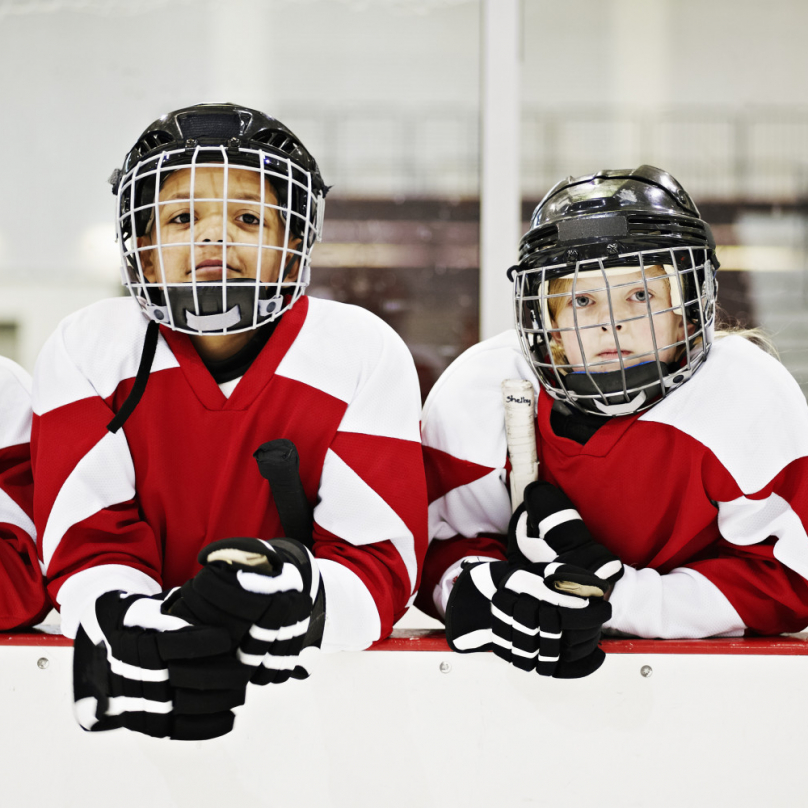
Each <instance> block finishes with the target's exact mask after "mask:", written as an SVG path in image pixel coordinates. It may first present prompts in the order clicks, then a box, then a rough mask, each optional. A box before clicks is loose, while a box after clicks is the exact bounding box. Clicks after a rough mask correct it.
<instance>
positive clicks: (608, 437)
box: [537, 390, 642, 457]
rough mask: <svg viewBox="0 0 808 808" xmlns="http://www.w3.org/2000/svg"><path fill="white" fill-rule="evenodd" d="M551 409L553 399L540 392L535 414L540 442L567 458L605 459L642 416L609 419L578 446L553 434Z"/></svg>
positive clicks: (576, 442) (636, 414)
mask: <svg viewBox="0 0 808 808" xmlns="http://www.w3.org/2000/svg"><path fill="white" fill-rule="evenodd" d="M552 409H553V399H552V398H550V396H548V395H547V394H546V393H545V392H544V391H543V390H542V391H541V393H540V394H539V403H538V414H537V417H538V427H539V434H540V435H541V438H540V440H542V441H544V442H545V443H548V444H552V446H553V448H554V449H556V450H557V451H559V452H561V453H562V454H565V455H567V456H568V457H575V456H576V455H589V456H592V457H605V456H606V455H607V454H609V452H610V451H611V450H612V448H613V447H614V445H615V444H616V443H617V442H618V441H619V440H620V438H622V437H623V435H624V434H625V433H626V431H627V430H628V428H629V427H630V426H631V425H632V424H633V423H634V422H635V421H636V420H637V419H638V418H639V417H640V415H642V413H635V414H634V415H621V416H618V417H616V418H609V419H608V420H607V422H606V423H605V424H604V425H603V426H602V427H600V429H598V431H597V432H596V433H595V434H594V435H593V436H592V437H591V438H590V439H589V440H588V441H587V442H586V443H584V444H580V443H578V441H575V440H573V439H572V438H564V437H561V436H560V435H556V433H555V432H553V428H552V426H550V412H551V411H552Z"/></svg>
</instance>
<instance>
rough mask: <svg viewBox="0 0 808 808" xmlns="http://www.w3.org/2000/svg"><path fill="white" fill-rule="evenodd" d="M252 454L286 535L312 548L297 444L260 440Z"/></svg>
mask: <svg viewBox="0 0 808 808" xmlns="http://www.w3.org/2000/svg"><path fill="white" fill-rule="evenodd" d="M253 457H254V458H255V460H256V462H257V463H258V471H260V472H261V476H262V477H263V478H264V479H265V480H266V481H267V482H268V483H269V490H270V493H271V495H272V498H273V500H274V501H275V507H276V508H277V509H278V516H279V517H280V519H281V526H282V527H283V532H284V533H285V535H286V538H288V539H296V540H297V541H299V542H300V543H301V544H304V545H305V546H306V547H307V548H308V549H309V550H311V549H312V547H313V546H314V539H313V538H312V529H313V526H312V512H311V506H310V505H309V501H308V499H306V493H305V491H304V490H303V483H302V482H301V480H300V460H299V457H298V454H297V447H296V446H295V444H294V443H292V441H290V440H287V439H286V438H278V439H276V440H271V441H268V442H267V443H262V444H261V445H260V446H259V447H258V448H257V449H256V450H255V452H253Z"/></svg>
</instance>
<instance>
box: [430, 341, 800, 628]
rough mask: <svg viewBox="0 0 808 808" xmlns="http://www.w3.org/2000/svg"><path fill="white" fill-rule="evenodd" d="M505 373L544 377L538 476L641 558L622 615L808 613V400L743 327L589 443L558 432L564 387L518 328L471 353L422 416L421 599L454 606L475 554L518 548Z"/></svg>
mask: <svg viewBox="0 0 808 808" xmlns="http://www.w3.org/2000/svg"><path fill="white" fill-rule="evenodd" d="M505 378H522V379H529V380H530V381H532V382H533V383H534V386H535V387H536V393H537V448H538V458H539V477H540V478H541V479H542V480H546V481H548V482H550V483H553V484H555V485H557V486H559V487H560V488H561V489H563V490H564V491H565V492H566V494H567V495H568V496H569V497H570V499H571V500H572V501H573V503H574V504H575V507H576V508H577V510H578V511H579V512H580V514H581V517H582V518H583V520H584V522H585V523H586V524H587V526H588V527H589V529H590V531H591V533H592V534H593V536H594V537H595V539H597V540H598V541H600V542H601V543H602V544H604V545H605V546H606V547H608V548H609V549H610V550H611V551H612V552H614V553H615V554H616V555H618V556H619V557H620V559H621V560H622V561H623V562H624V563H625V564H626V565H629V566H628V567H627V569H626V574H625V576H624V577H623V578H622V579H621V580H620V581H619V582H618V583H617V585H616V587H615V589H614V592H613V593H612V597H611V602H612V606H613V617H612V619H611V621H610V622H609V623H608V624H607V627H608V628H612V629H615V630H618V631H624V632H627V633H630V634H635V635H639V636H645V637H704V636H714V635H736V634H740V633H742V632H743V631H744V630H745V629H746V628H749V629H752V630H754V631H756V632H760V633H763V634H774V633H779V632H787V631H799V630H801V629H803V628H804V627H805V626H806V625H808V581H806V578H808V535H806V529H805V526H806V524H808V406H806V401H805V397H804V396H803V394H802V392H801V391H800V388H799V386H798V385H797V383H796V382H795V381H794V379H793V378H792V377H791V376H790V374H789V373H788V372H787V371H786V370H785V368H783V366H782V365H781V364H780V363H779V362H777V361H776V360H775V359H773V358H772V357H770V356H769V355H767V354H766V353H764V352H763V351H761V350H760V349H759V348H757V347H755V346H754V345H752V344H751V343H750V342H748V341H747V340H744V339H742V338H740V337H725V338H721V339H719V340H717V341H716V343H715V344H714V345H713V348H712V352H711V354H710V357H709V359H708V361H707V362H706V363H705V364H704V366H703V368H702V369H700V370H699V372H698V373H696V374H695V375H694V377H693V378H692V379H691V380H690V381H688V382H687V384H685V385H683V386H682V387H681V388H679V389H678V390H676V391H675V392H674V393H672V394H671V395H670V396H668V397H667V398H665V399H663V400H662V401H660V402H659V403H658V404H656V405H655V406H654V407H652V408H651V409H650V410H647V411H645V412H644V413H642V414H639V415H632V416H625V417H620V418H613V419H610V420H608V421H607V422H606V423H605V424H604V425H603V426H602V427H601V428H600V429H599V430H598V431H597V432H596V433H595V435H594V436H593V437H592V438H590V440H589V441H588V442H587V443H586V444H585V445H581V444H579V443H577V442H575V441H573V440H570V439H567V438H561V437H558V436H557V435H555V433H554V432H553V431H552V429H551V427H550V411H551V409H552V405H553V400H552V399H551V398H550V397H549V396H548V395H547V394H546V393H545V392H544V390H543V389H540V388H539V386H538V383H537V382H536V379H535V376H534V375H533V373H532V371H531V369H530V367H529V366H528V364H527V362H526V361H525V359H524V358H523V356H522V354H521V351H520V349H519V343H518V340H517V337H516V334H515V332H513V331H510V332H505V333H504V334H501V335H499V336H497V337H494V338H493V339H490V340H487V341H485V342H483V343H480V344H479V345H477V346H475V347H473V348H471V349H470V350H468V351H466V352H465V353H464V354H463V355H462V356H460V357H459V358H458V359H457V360H456V361H455V362H454V363H453V364H452V365H451V366H450V367H449V368H448V369H447V370H446V372H445V373H444V375H443V376H442V377H441V378H440V379H439V380H438V383H437V384H436V386H435V388H434V389H433V390H432V393H431V394H430V396H429V398H428V400H427V402H426V406H425V409H424V414H423V441H424V453H425V460H426V467H427V481H428V487H429V499H430V507H429V512H430V537H431V539H432V540H433V541H432V543H431V545H430V549H429V552H428V553H427V560H426V563H425V569H424V583H423V587H422V596H421V598H420V599H419V605H421V607H422V608H425V609H428V610H429V611H431V612H432V613H435V611H436V610H437V612H438V613H440V609H441V607H442V605H445V599H446V597H447V594H448V591H449V590H450V586H451V581H452V580H453V578H454V576H455V575H456V572H457V570H458V569H459V562H460V560H461V559H462V558H465V557H470V556H482V557H487V558H504V554H503V549H504V546H503V537H502V534H505V533H507V526H508V521H509V518H510V515H511V505H510V499H509V495H508V490H507V488H506V479H507V476H508V466H507V447H506V440H505V427H504V409H503V404H502V399H501V391H500V383H501V381H502V380H503V379H505ZM430 601H432V603H430Z"/></svg>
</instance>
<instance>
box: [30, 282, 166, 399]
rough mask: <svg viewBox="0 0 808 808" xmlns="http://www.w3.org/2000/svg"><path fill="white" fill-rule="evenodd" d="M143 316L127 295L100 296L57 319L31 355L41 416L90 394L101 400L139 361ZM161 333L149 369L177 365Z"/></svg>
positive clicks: (143, 331)
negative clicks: (34, 356)
mask: <svg viewBox="0 0 808 808" xmlns="http://www.w3.org/2000/svg"><path fill="white" fill-rule="evenodd" d="M147 325H148V320H147V319H146V318H145V317H144V316H143V313H142V312H141V310H140V307H139V306H138V305H137V303H136V302H135V301H134V300H132V299H131V298H124V297H116V298H110V299H107V300H100V301H98V302H97V303H93V304H92V305H90V306H87V307H85V308H83V309H79V310H78V311H76V312H74V313H73V314H71V315H69V316H68V317H66V318H65V319H64V320H62V322H61V323H59V325H58V326H57V327H56V330H55V331H54V333H53V334H52V335H51V336H50V338H49V339H48V341H47V342H46V343H45V346H44V347H43V348H42V351H41V353H40V355H39V358H38V359H37V364H36V368H35V370H34V383H33V394H34V395H33V397H34V411H35V412H36V413H37V414H39V415H41V414H42V413H45V412H49V411H51V410H54V409H56V408H57V407H60V406H64V405H65V404H69V403H71V402H73V401H80V400H82V399H84V398H90V397H92V396H100V397H101V398H107V397H108V396H110V395H112V393H114V392H115V390H116V389H117V387H118V385H119V384H120V383H121V382H122V381H123V380H124V379H130V378H134V376H135V375H136V374H137V369H138V366H139V365H140V357H141V354H142V352H143V341H144V339H145V336H146V326H147ZM177 364H178V363H177V360H176V358H175V357H174V355H173V354H172V353H171V350H170V349H169V347H168V344H167V343H166V341H165V340H164V339H163V338H162V336H161V337H160V338H159V340H158V344H157V351H156V353H155V357H154V362H153V363H152V371H151V372H152V373H155V372H157V371H160V370H164V369H166V368H168V367H177Z"/></svg>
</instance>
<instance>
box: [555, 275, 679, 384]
mask: <svg viewBox="0 0 808 808" xmlns="http://www.w3.org/2000/svg"><path fill="white" fill-rule="evenodd" d="M660 276H661V277H660ZM607 277H608V286H609V290H608V292H607V290H606V283H607V281H606V279H604V276H603V273H601V272H600V271H599V270H598V271H597V272H593V273H591V274H590V273H588V272H587V273H581V274H579V276H578V278H577V281H576V283H575V294H574V297H573V294H572V289H571V287H572V279H571V278H570V279H569V281H567V283H568V284H569V287H570V288H569V290H568V291H566V294H565V295H564V296H563V297H560V298H556V299H555V300H554V301H553V302H552V304H551V307H550V311H551V312H552V314H551V324H552V327H553V329H559V330H555V331H553V332H552V338H553V340H554V341H556V342H560V344H561V347H562V348H563V351H564V354H565V355H566V358H567V361H568V363H569V364H570V365H572V366H573V370H583V369H584V359H585V360H586V366H587V367H588V368H589V370H590V371H591V372H593V373H606V372H609V371H615V370H620V359H619V357H622V360H623V366H624V367H631V366H632V365H638V364H640V363H642V362H649V361H652V360H654V359H655V358H656V357H655V352H654V338H656V346H657V349H658V354H659V359H660V361H662V362H671V361H673V359H674V358H675V357H676V354H677V353H678V352H679V351H680V350H681V347H682V345H681V343H682V341H683V339H684V323H683V319H682V312H681V308H676V309H672V307H671V291H670V284H671V282H673V283H675V282H676V281H675V280H674V281H671V280H670V279H669V278H667V277H666V276H665V270H664V268H663V267H646V269H645V282H643V276H642V273H641V272H640V271H639V270H637V271H636V272H631V271H627V270H626V269H618V270H617V271H616V272H615V273H613V274H612V273H610V271H609V270H607ZM565 280H566V279H565ZM565 285H566V284H565ZM646 287H647V288H646ZM610 302H611V307H610V305H609V304H610ZM649 308H650V314H651V316H650V317H649ZM671 309H672V310H671ZM576 320H577V328H576ZM612 320H613V321H614V327H612ZM652 320H653V325H652V322H651V321H652ZM564 329H569V330H564ZM615 337H616V338H615ZM579 339H580V341H579ZM676 343H679V344H676Z"/></svg>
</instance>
